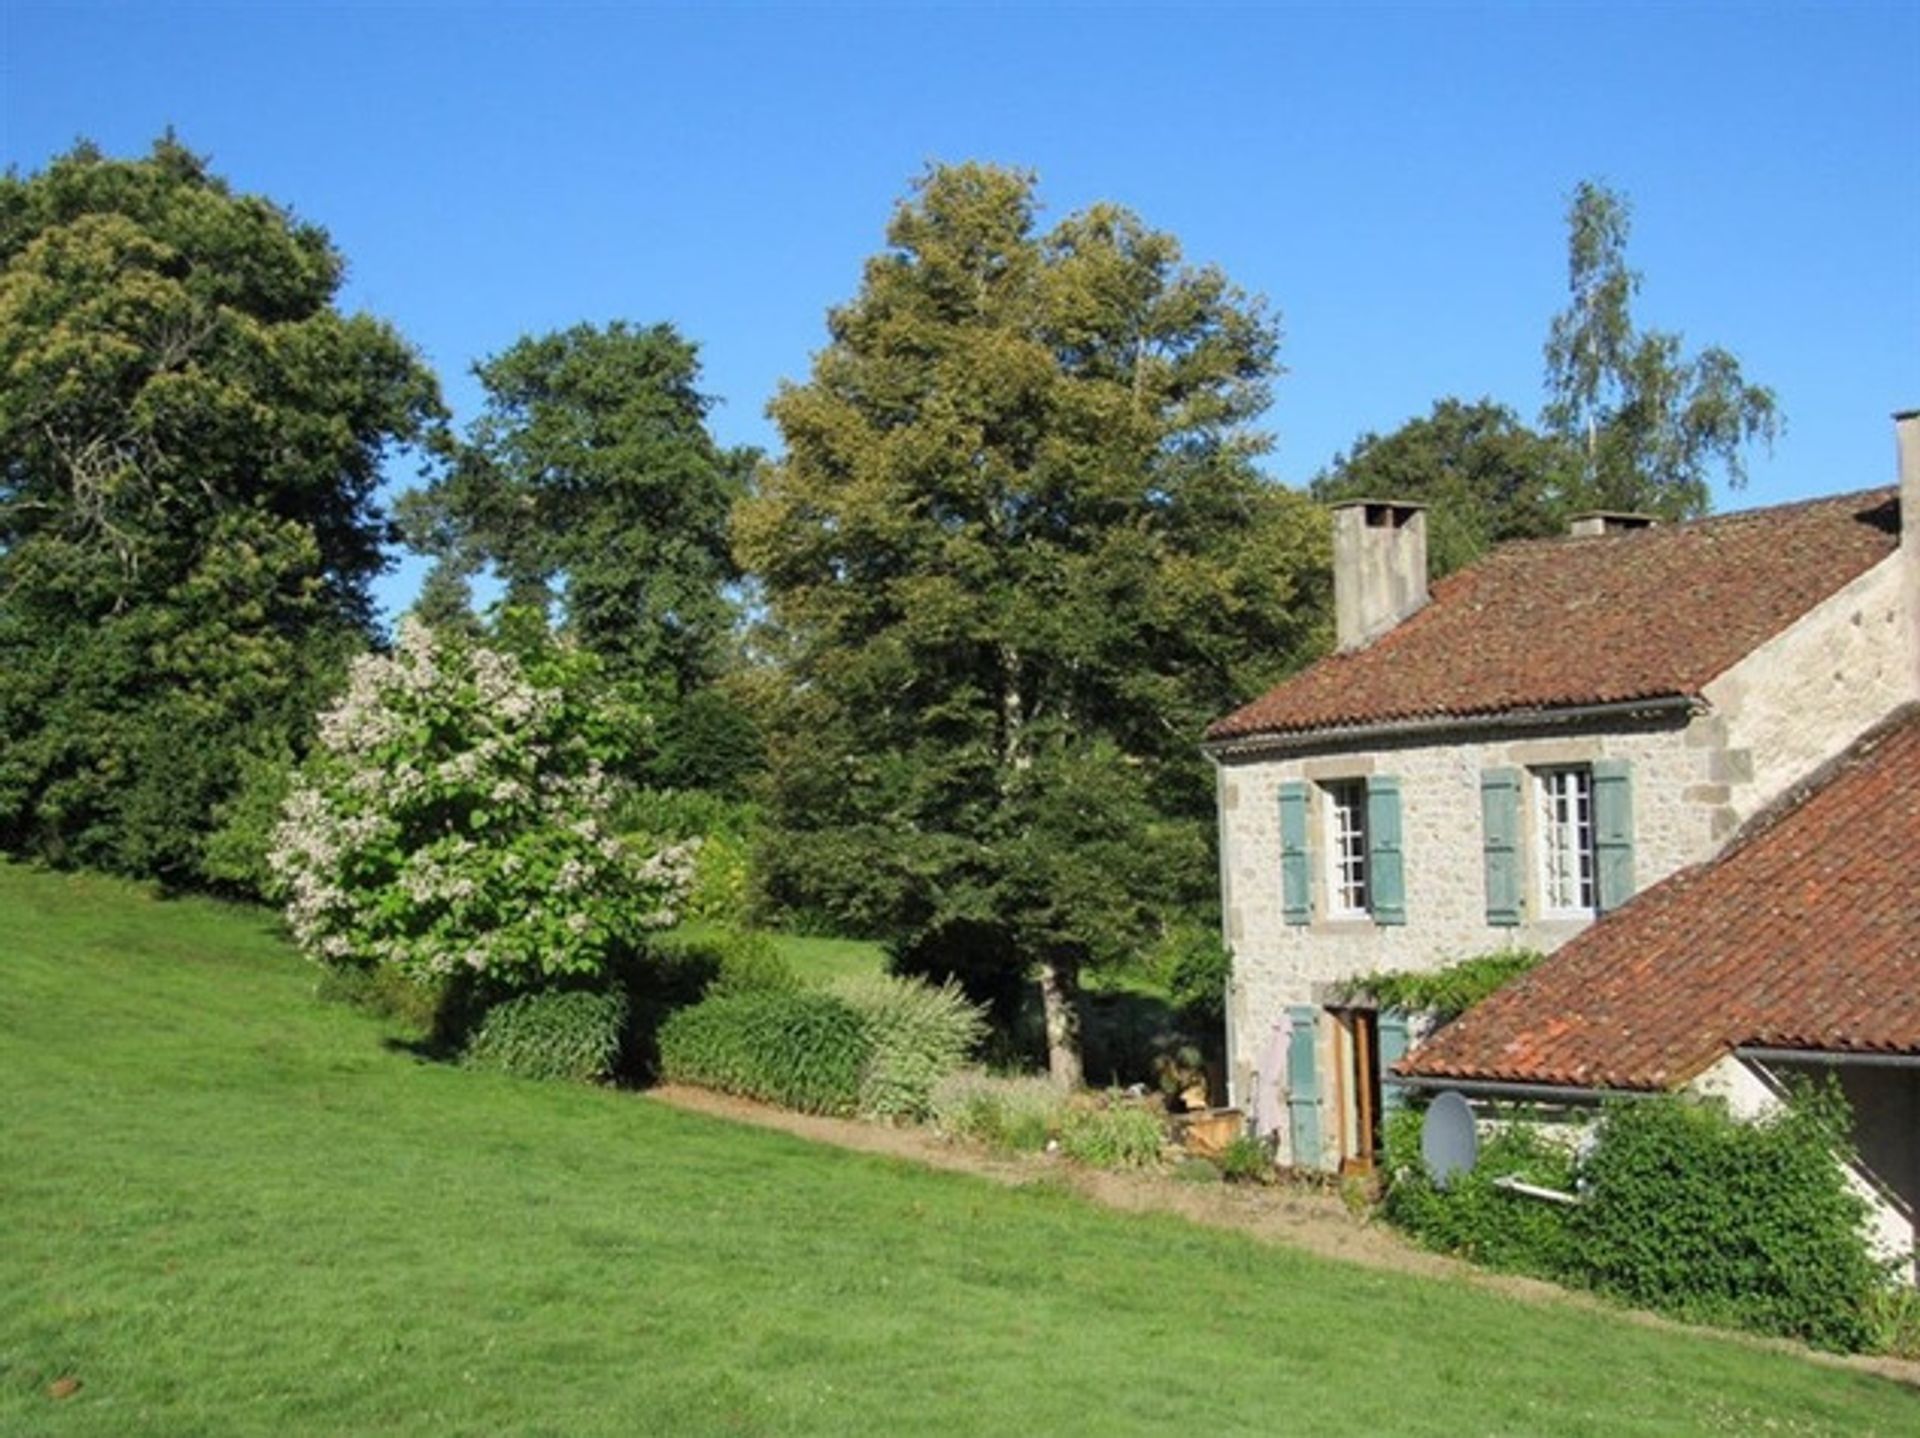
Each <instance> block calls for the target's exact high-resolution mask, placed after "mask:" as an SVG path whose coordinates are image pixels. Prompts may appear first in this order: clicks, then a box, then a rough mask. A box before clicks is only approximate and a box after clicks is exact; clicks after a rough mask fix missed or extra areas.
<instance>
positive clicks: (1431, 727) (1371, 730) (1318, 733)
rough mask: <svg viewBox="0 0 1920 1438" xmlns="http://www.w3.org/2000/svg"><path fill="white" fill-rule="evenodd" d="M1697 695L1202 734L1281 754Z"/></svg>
mask: <svg viewBox="0 0 1920 1438" xmlns="http://www.w3.org/2000/svg"><path fill="white" fill-rule="evenodd" d="M1706 707H1707V705H1706V701H1705V700H1704V699H1702V698H1701V697H1700V696H1699V695H1697V694H1656V695H1649V696H1647V697H1645V698H1640V699H1622V700H1616V701H1613V702H1611V703H1605V704H1565V705H1542V706H1534V707H1530V708H1524V709H1496V710H1492V711H1489V712H1487V713H1483V714H1423V715H1417V716H1413V717H1409V718H1405V719H1387V720H1381V721H1378V722H1375V723H1363V724H1327V725H1321V726H1319V727H1317V728H1312V729H1290V730H1257V731H1255V732H1253V733H1250V734H1229V735H1223V736H1222V737H1220V738H1218V739H1211V738H1210V739H1203V740H1201V742H1200V748H1201V751H1202V752H1203V753H1205V754H1206V755H1207V756H1208V757H1209V758H1212V759H1216V760H1217V759H1237V758H1245V757H1247V756H1249V755H1254V754H1278V753H1285V752H1287V751H1288V750H1291V749H1307V748H1315V747H1318V746H1321V745H1325V744H1328V743H1339V744H1349V743H1353V744H1360V743H1366V742H1368V741H1372V740H1379V739H1403V738H1417V737H1420V736H1424V735H1429V734H1448V733H1458V732H1460V731H1463V730H1466V731H1475V730H1487V729H1515V728H1518V729H1542V728H1554V727H1557V726H1560V725H1566V724H1588V723H1592V722H1594V721H1596V720H1610V719H1655V718H1664V717H1667V716H1670V715H1673V714H1679V713H1686V714H1694V713H1699V712H1702V711H1704V710H1705V708H1706Z"/></svg>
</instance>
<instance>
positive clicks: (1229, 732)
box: [1207, 487, 1900, 743]
mask: <svg viewBox="0 0 1920 1438" xmlns="http://www.w3.org/2000/svg"><path fill="white" fill-rule="evenodd" d="M1898 508H1899V506H1898V491H1897V489H1895V488H1892V487H1888V488H1883V489H1873V490H1864V491H1861V492H1859V493H1856V494H1844V495H1838V496H1834V497H1831V498H1826V499H1817V500H1810V501H1806V502H1803V503H1799V504H1787V505H1780V506H1776V507H1774V508H1770V509H1752V510H1745V511H1742V512H1739V513H1735V514H1727V515H1720V516H1717V517H1714V518H1711V519H1702V520H1695V521H1692V522H1689V523H1685V524H1674V525H1659V526H1656V527H1654V528H1650V529H1640V530H1632V531H1628V532H1625V533H1616V534H1604V535H1595V536H1591V537H1583V538H1567V539H1549V540H1525V541H1521V542H1518V543H1513V544H1505V545H1502V546H1500V547H1499V548H1497V549H1495V550H1493V551H1492V552H1491V553H1489V554H1488V555H1487V556H1486V557H1485V558H1483V559H1482V560H1480V561H1479V562H1478V563H1476V564H1474V565H1473V566H1472V567H1470V568H1468V569H1465V570H1462V571H1460V572H1459V573H1457V574H1454V575H1451V576H1449V577H1448V578H1446V579H1443V580H1441V581H1440V582H1439V583H1438V584H1437V585H1435V586H1434V588H1433V593H1432V597H1431V599H1430V600H1429V602H1428V603H1427V604H1426V606H1425V607H1424V608H1422V609H1421V610H1420V611H1419V612H1418V613H1416V614H1414V615H1412V616H1411V617H1410V618H1408V619H1406V620H1404V621H1403V622H1402V623H1400V624H1398V625H1396V626H1395V627H1394V628H1393V629H1391V630H1389V631H1388V632H1387V633H1386V634H1384V635H1383V636H1381V637H1380V638H1379V639H1378V640H1376V641H1374V642H1373V643H1372V644H1370V645H1368V646H1366V647H1365V648H1362V649H1358V650H1354V651H1352V652H1350V653H1345V654H1335V655H1331V656H1329V657H1328V658H1326V659H1323V660H1321V661H1320V662H1319V663H1317V664H1315V665H1313V666H1311V667H1310V668H1308V669H1305V670H1303V671H1302V672H1301V673H1299V674H1296V675H1294V676H1293V677H1292V678H1290V679H1288V680H1286V681H1285V682H1283V683H1282V684H1280V685H1279V686H1278V687H1276V688H1274V689H1272V690H1270V691H1269V692H1268V693H1266V694H1264V695H1262V696H1261V697H1260V698H1258V699H1256V700H1254V701H1253V702H1252V703H1250V704H1247V705H1246V706H1244V707H1243V708H1241V709H1238V710H1236V711H1235V712H1233V713H1232V714H1229V715H1227V716H1226V717H1225V718H1224V719H1221V720H1219V721H1218V722H1216V723H1215V724H1214V725H1213V726H1212V728H1210V729H1209V730H1208V731H1207V738H1208V740H1209V742H1214V743H1219V742H1223V741H1232V740H1237V739H1249V738H1254V737H1256V736H1262V735H1292V734H1308V733H1313V732H1316V731H1324V730H1339V729H1344V728H1349V727H1366V726H1371V725H1376V724H1386V723H1395V722H1403V721H1410V720H1430V719H1446V718H1480V717H1489V716H1497V715H1500V714H1503V713H1508V712H1513V711H1528V710H1538V709H1551V708H1561V707H1575V706H1587V705H1600V704H1617V703H1623V702H1631V701H1635V700H1644V699H1660V698H1670V697H1674V696H1693V695H1698V694H1699V692H1700V691H1701V690H1702V689H1703V688H1704V687H1705V686H1706V685H1707V684H1708V683H1709V682H1710V681H1711V680H1712V679H1713V678H1714V677H1715V676H1717V675H1719V674H1721V673H1723V672H1724V671H1726V670H1727V669H1728V668H1730V667H1731V666H1732V665H1734V664H1735V663H1737V662H1738V661H1739V660H1740V659H1742V658H1744V657H1745V656H1746V655H1747V654H1750V653H1751V652H1752V651H1753V650H1754V649H1756V648H1758V647H1759V646H1760V645H1761V644H1763V643H1765V642H1766V641H1767V640H1768V639H1771V638H1772V637H1773V636H1774V635H1776V634H1778V633H1780V632H1781V631H1782V630H1784V629H1786V628H1787V627H1788V626H1789V625H1791V624H1792V623H1793V621H1794V620H1796V619H1797V618H1799V617H1800V616H1801V615H1802V614H1805V613H1806V612H1807V611H1808V610H1809V609H1811V608H1813V607H1814V606H1815V605H1816V604H1818V603H1820V601H1822V600H1823V599H1826V598H1827V597H1828V596H1830V595H1832V594H1833V593H1835V592H1836V591H1838V590H1840V589H1841V588H1843V587H1845V586H1846V585H1847V584H1848V583H1849V582H1850V581H1852V580H1853V579H1855V578H1857V577H1858V576H1859V575H1861V574H1862V573H1864V572H1865V571H1866V570H1868V569H1869V568H1871V567H1872V566H1873V565H1874V564H1876V563H1878V562H1879V561H1880V560H1882V559H1884V558H1886V557H1887V555H1889V554H1891V553H1892V552H1893V551H1894V550H1895V548H1897V546H1898V544H1899V534H1900V523H1899V513H1898Z"/></svg>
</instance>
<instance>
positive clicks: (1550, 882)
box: [1539, 768, 1595, 913]
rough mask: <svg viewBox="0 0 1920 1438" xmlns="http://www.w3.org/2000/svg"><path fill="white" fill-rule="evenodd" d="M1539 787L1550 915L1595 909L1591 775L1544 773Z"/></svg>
mask: <svg viewBox="0 0 1920 1438" xmlns="http://www.w3.org/2000/svg"><path fill="white" fill-rule="evenodd" d="M1539 785H1540V888H1541V897H1542V898H1543V899H1544V900H1545V903H1546V907H1547V909H1548V910H1549V911H1557V912H1560V913H1574V912H1582V913H1584V912H1591V911H1592V909H1593V906H1594V871H1595V863H1594V851H1593V774H1592V771H1591V770H1588V769H1585V768H1578V769H1545V770H1542V771H1541V772H1540V774H1539Z"/></svg>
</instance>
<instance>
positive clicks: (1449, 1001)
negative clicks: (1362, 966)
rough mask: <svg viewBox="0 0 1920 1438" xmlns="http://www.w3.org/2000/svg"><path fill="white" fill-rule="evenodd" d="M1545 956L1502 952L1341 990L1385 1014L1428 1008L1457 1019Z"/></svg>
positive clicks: (1366, 977) (1369, 977)
mask: <svg viewBox="0 0 1920 1438" xmlns="http://www.w3.org/2000/svg"><path fill="white" fill-rule="evenodd" d="M1544 957H1545V955H1544V954H1541V953H1538V952H1537V951H1535V950H1533V949H1496V950H1494V951H1493V952H1492V953H1488V954H1477V955H1475V956H1474V957H1473V958H1470V959H1462V960H1460V962H1459V963H1457V964H1448V965H1447V966H1446V967H1445V968H1441V969H1434V970H1431V971H1430V972H1427V973H1391V974H1362V975H1361V976H1359V977H1358V978H1353V979H1349V980H1347V981H1346V982H1345V983H1343V984H1340V985H1339V986H1338V988H1339V992H1340V994H1341V996H1342V997H1344V998H1354V997H1358V996H1361V995H1365V996H1367V997H1370V998H1372V999H1373V1000H1374V1002H1376V1003H1377V1004H1379V1005H1380V1007H1381V1008H1383V1009H1410V1010H1422V1009H1425V1010H1431V1011H1432V1012H1434V1013H1437V1014H1440V1015H1441V1016H1442V1017H1446V1018H1451V1017H1452V1016H1453V1015H1455V1014H1461V1013H1465V1012H1466V1011H1467V1010H1468V1009H1470V1008H1472V1007H1473V1006H1474V1005H1475V1004H1477V1003H1479V1002H1480V1000H1482V999H1484V998H1486V997H1487V996H1488V995H1489V994H1491V993H1493V992H1494V991H1495V990H1496V989H1502V988H1505V987H1506V986H1507V985H1508V984H1510V983H1512V982H1513V981H1514V980H1515V979H1517V978H1519V977H1520V976H1521V975H1522V974H1525V973H1527V972H1528V971H1530V970H1531V969H1533V968H1535V967H1536V966H1537V965H1538V964H1539V963H1540V961H1541V960H1542V959H1543V958H1544Z"/></svg>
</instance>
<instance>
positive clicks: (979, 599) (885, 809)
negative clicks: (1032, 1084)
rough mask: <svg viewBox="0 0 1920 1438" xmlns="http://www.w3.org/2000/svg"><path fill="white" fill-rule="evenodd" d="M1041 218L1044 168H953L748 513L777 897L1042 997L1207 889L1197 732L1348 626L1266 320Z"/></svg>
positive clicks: (860, 308)
mask: <svg viewBox="0 0 1920 1438" xmlns="http://www.w3.org/2000/svg"><path fill="white" fill-rule="evenodd" d="M1036 208H1037V201H1036V197H1035V192H1034V182H1033V179H1032V178H1031V177H1030V176H1028V175H1025V174H1020V173H1015V172H1010V171H1006V170H999V169H995V168H992V167H989V166H984V165H977V164H968V165H958V166H951V167H934V168H932V169H931V170H929V171H928V172H927V174H926V175H925V176H924V177H923V178H922V180H921V181H920V183H919V185H918V187H917V190H916V193H915V194H914V195H913V196H912V197H911V198H910V199H909V200H908V201H907V202H905V203H904V204H902V205H901V206H900V207H899V209H898V210H897V211H896V213H895V215H894V218H893V222H892V224H891V225H890V226H889V228H888V232H887V239H888V245H889V248H888V249H887V250H886V251H885V252H884V253H882V254H880V255H878V256H876V257H875V258H874V259H872V260H871V261H870V262H869V263H868V264H867V266H866V269H865V272H864V276H863V281H862V284H861V287H860V290H859V293H858V294H857V295H856V296H855V297H854V298H853V299H852V300H851V301H850V302H849V303H847V304H846V305H844V306H842V307H840V308H838V309H836V310H835V311H833V313H832V314H831V316H830V318H829V330H830V339H829V343H828V345H827V346H826V347H825V348H824V349H823V350H821V351H820V352H819V354H818V355H817V356H816V358H815V362H814V365H813V369H812V372H811V375H810V377H809V378H808V380H807V381H806V382H805V383H803V384H797V385H791V386H788V387H787V388H785V389H784V390H783V391H782V392H781V393H780V395H779V396H778V397H777V398H776V399H775V400H774V402H773V405H772V412H773V416H774V418H775V420H776V422H777V423H778V424H779V425H780V428H781V432H782V435H783V437H784V439H785V441H786V445H785V452H784V455H783V457H782V458H781V459H780V460H779V461H778V462H777V463H774V464H771V465H769V466H768V467H767V468H766V469H765V470H764V471H763V473H762V475H761V479H760V485H759V489H758V492H757V493H756V494H755V495H753V496H751V497H749V498H748V499H747V500H745V501H743V502H742V504H741V505H740V506H739V508H738V509H737V511H736V523H735V531H736V545H737V549H738V552H739V554H740V557H741V559H742V561H743V563H744V564H745V565H746V566H747V567H748V568H749V569H750V570H751V571H752V572H754V573H755V574H756V575H757V576H759V578H760V579H761V581H762V583H763V584H764V587H765V592H766V595H767V600H768V618H769V634H770V639H771V640H772V641H773V642H774V643H776V644H777V645H778V652H780V653H781V654H782V655H783V656H786V657H787V658H788V659H789V662H790V666H791V674H792V678H793V680H794V685H793V688H792V690H791V692H790V693H789V694H787V695H786V696H784V698H783V699H782V701H781V702H779V703H778V704H776V705H773V706H771V709H770V713H769V715H768V720H769V728H770V736H769V751H770V752H769V764H770V769H769V776H768V777H769V790H770V796H771V798H770V806H769V813H768V817H769V823H770V827H771V833H770V835H769V838H768V841H767V842H766V843H765V844H764V845H763V846H762V848H761V851H760V855H761V862H762V864H763V866H764V867H763V881H764V885H765V889H766V892H767V894H768V896H769V898H770V899H771V901H772V902H773V903H774V904H775V905H776V906H777V907H779V908H781V909H783V910H785V911H787V912H798V913H806V914H818V915H823V916H825V917H827V918H828V919H830V920H831V921H832V922H833V925H834V927H836V928H837V929H838V930H839V931H841V932H852V933H861V934H881V935H884V936H886V937H887V938H888V939H889V941H890V942H891V943H892V944H893V946H894V948H895V950H896V952H897V953H898V954H899V955H900V956H901V958H902V961H903V963H904V964H905V966H906V968H907V969H908V970H909V971H911V972H917V973H923V974H929V975H932V976H935V977H940V976H943V975H945V974H953V975H955V976H958V977H962V978H963V980H965V979H966V978H967V975H966V974H965V973H963V971H962V970H961V969H960V968H958V967H950V966H947V964H946V963H945V961H946V960H948V959H960V958H964V959H967V961H968V963H969V967H970V968H971V969H972V971H973V972H974V973H976V974H983V975H984V974H985V973H987V972H990V971H992V970H998V971H999V972H1000V973H1001V974H1002V975H1004V976H1008V981H1010V982H1011V983H1012V984H1015V985H1017V984H1018V983H1019V981H1020V979H1021V977H1022V976H1024V974H1025V973H1026V972H1027V971H1028V969H1029V968H1031V967H1032V966H1033V965H1034V964H1036V963H1044V964H1046V965H1049V966H1051V968H1052V969H1053V971H1055V972H1056V973H1060V974H1063V975H1065V976H1066V978H1067V982H1068V983H1069V984H1070V983H1071V978H1072V975H1073V972H1074V971H1075V970H1077V969H1078V968H1079V967H1080V966H1082V965H1087V964H1091V965H1102V964H1110V963H1119V962H1123V961H1124V960H1125V959H1126V958H1127V957H1128V956H1130V955H1131V954H1133V953H1134V952H1136V951H1137V950H1138V948H1139V947H1140V946H1141V945H1142V944H1143V943H1144V942H1146V941H1147V940H1148V939H1149V938H1150V937H1151V936H1152V935H1153V934H1155V933H1157V932H1158V931H1159V929H1160V928H1161V926H1162V924H1163V923H1164V920H1165V917H1166V915H1167V914H1169V913H1171V912H1176V911H1179V910H1182V909H1187V910H1191V909H1195V908H1199V909H1204V908H1205V907H1207V906H1208V905H1209V904H1211V903H1212V902H1213V895H1214V892H1215V888H1216V876H1215V871H1214V867H1213V864H1212V861H1211V858H1210V853H1211V850H1210V845H1211V843H1212V833H1213V820H1212V812H1213V797H1212V787H1211V781H1210V779H1209V777H1208V774H1207V771H1206V768H1205V765H1204V762H1203V761H1202V759H1201V757H1200V756H1199V754H1198V753H1197V751H1196V749H1195V746H1194V739H1195V736H1196V735H1198V734H1199V733H1200V731H1201V730H1202V729H1203V727H1204V726H1205V724H1206V723H1207V722H1208V721H1209V720H1211V719H1213V718H1215V717H1217V716H1218V715H1219V714H1220V713H1222V712H1224V711H1225V710H1226V709H1227V708H1229V707H1230V706H1231V705H1232V704H1233V703H1234V702H1235V701H1237V700H1239V699H1241V698H1244V696H1245V695H1246V694H1249V693H1253V692H1257V691H1258V689H1259V688H1261V687H1262V686H1263V685H1264V684H1265V683H1267V682H1269V681H1270V680H1272V679H1273V678H1275V677H1277V676H1278V674H1279V673H1281V672H1283V671H1284V670H1285V669H1286V668H1287V667H1288V666H1290V665H1293V664H1297V663H1299V662H1300V661H1301V660H1302V659H1304V658H1305V657H1306V656H1307V654H1308V653H1309V652H1310V651H1311V649H1312V648H1313V646H1314V645H1315V644H1317V643H1318V642H1319V641H1320V639H1321V638H1322V635H1323V631H1324V620H1325V598H1326V595H1325V590H1326V583H1327V552H1328V530H1327V525H1326V521H1325V517H1324V515H1323V514H1322V513H1321V511H1319V510H1318V508H1317V507H1315V506H1313V505H1311V504H1310V503H1308V502H1307V501H1306V500H1305V499H1304V498H1302V497H1300V496H1296V495H1293V494H1290V493H1289V492H1287V491H1284V490H1281V489H1278V488H1276V487H1273V486H1271V485H1268V484H1267V483H1265V482H1264V481H1263V480H1262V479H1261V477H1260V475H1259V473H1258V471H1257V470H1256V469H1255V468H1254V465H1253V459H1254V457H1255V456H1256V455H1257V454H1258V453H1259V452H1260V450H1261V449H1262V448H1263V447H1264V446H1265V444H1266V440H1265V437H1264V436H1263V435H1261V434H1260V433H1259V432H1258V431H1256V430H1255V429H1254V428H1253V423H1254V420H1255V419H1256V417H1257V416H1258V415H1259V413H1260V412H1261V411H1262V410H1263V409H1264V407H1265V405H1266V402H1267V398H1268V385H1269V382H1270V380H1271V378H1272V376H1273V374H1274V373H1275V371H1276V363H1275V354H1276V351H1277V346H1278V332H1277V327H1276V326H1275V324H1274V323H1273V321H1272V320H1271V319H1270V318H1269V316H1268V315H1267V314H1266V312H1265V310H1264V309H1263V308H1262V306H1261V305H1260V304H1259V303H1258V302H1256V301H1254V300H1252V299H1250V298H1249V297H1247V296H1245V295H1244V294H1242V293H1241V292H1240V291H1238V290H1237V289H1235V288H1234V286H1233V285H1232V284H1230V283H1229V282H1228V281H1227V279H1226V278H1225V277H1224V276H1223V275H1221V274H1220V273H1219V272H1218V271H1217V270H1213V269H1209V268H1193V267H1188V266H1186V265H1183V264H1182V262H1181V259H1180V252H1179V246H1178V244H1177V243H1176V242H1175V241H1174V240H1173V238H1172V237H1171V236H1168V235H1165V234H1160V233H1157V232H1154V231H1152V230H1150V229H1148V228H1147V227H1146V226H1145V225H1143V224H1142V223H1141V222H1140V221H1139V220H1138V219H1137V218H1136V217H1135V216H1133V215H1131V214H1129V213H1128V212H1126V211H1125V210H1122V209H1119V208H1117V207H1115V206H1112V205H1097V206H1094V207H1092V208H1090V209H1088V210H1087V211H1085V212H1083V213H1080V214H1076V215H1072V216H1069V217H1068V218H1066V219H1065V220H1063V221H1061V222H1060V223H1059V224H1058V225H1056V226H1054V227H1053V228H1052V229H1051V230H1049V231H1046V232H1041V231H1040V230H1039V229H1038V228H1037V225H1036V222H1035V213H1036ZM929 956H937V957H935V958H930V957H929ZM988 987H989V986H988V985H985V984H980V983H974V982H969V988H970V992H971V993H972V994H973V996H974V997H975V998H976V999H983V1000H984V999H990V998H995V997H996V995H994V994H992V993H989V992H988V991H987V989H988ZM1001 1016H1004V1010H1002V1011H1001Z"/></svg>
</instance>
